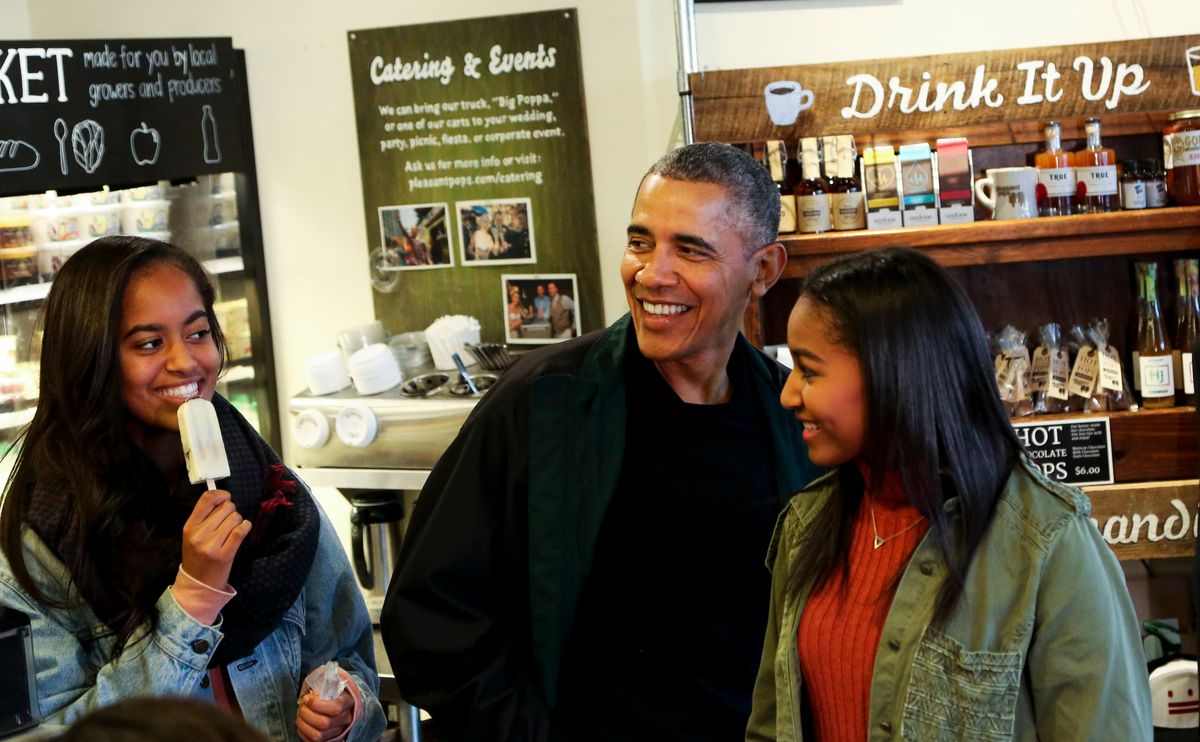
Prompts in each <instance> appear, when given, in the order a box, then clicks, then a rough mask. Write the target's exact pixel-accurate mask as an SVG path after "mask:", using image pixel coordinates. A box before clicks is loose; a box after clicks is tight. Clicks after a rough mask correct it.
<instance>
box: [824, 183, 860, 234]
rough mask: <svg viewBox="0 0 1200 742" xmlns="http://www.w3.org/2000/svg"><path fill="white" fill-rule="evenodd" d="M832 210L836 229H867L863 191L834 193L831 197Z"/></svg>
mask: <svg viewBox="0 0 1200 742" xmlns="http://www.w3.org/2000/svg"><path fill="white" fill-rule="evenodd" d="M830 211H831V212H832V214H831V216H832V218H833V228H834V229H836V230H839V231H842V230H847V229H866V227H867V211H866V209H865V208H863V194H862V191H855V192H852V193H835V194H833V196H832V198H831V199H830Z"/></svg>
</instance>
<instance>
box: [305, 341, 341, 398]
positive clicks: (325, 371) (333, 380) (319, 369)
mask: <svg viewBox="0 0 1200 742" xmlns="http://www.w3.org/2000/svg"><path fill="white" fill-rule="evenodd" d="M304 377H305V379H307V380H308V390H309V391H310V392H312V393H313V394H316V395H321V394H333V393H334V392H340V391H341V390H343V389H345V388H346V387H348V386H350V374H349V372H348V371H347V370H346V361H345V359H343V358H342V354H341V353H338V352H337V351H336V350H327V351H324V352H322V353H317V354H315V355H311V356H309V357H308V358H306V359H304Z"/></svg>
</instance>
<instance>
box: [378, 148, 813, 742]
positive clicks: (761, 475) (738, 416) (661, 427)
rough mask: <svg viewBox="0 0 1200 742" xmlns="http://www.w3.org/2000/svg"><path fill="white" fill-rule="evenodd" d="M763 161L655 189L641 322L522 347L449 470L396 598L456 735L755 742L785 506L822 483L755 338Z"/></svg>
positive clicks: (669, 177)
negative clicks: (749, 733) (769, 554)
mask: <svg viewBox="0 0 1200 742" xmlns="http://www.w3.org/2000/svg"><path fill="white" fill-rule="evenodd" d="M778 224H779V195H778V191H777V189H776V187H775V185H774V183H773V182H772V181H771V179H770V177H769V176H768V174H767V172H766V170H765V169H764V168H763V167H762V166H761V165H759V164H758V163H757V162H755V161H754V160H753V158H751V157H750V156H749V155H747V154H745V153H744V152H741V151H739V150H737V149H735V148H733V147H729V146H728V145H723V144H710V143H705V144H695V145H689V146H687V147H682V148H680V149H678V150H675V151H673V152H671V153H670V154H668V155H666V156H665V157H663V158H662V159H661V160H659V161H658V162H657V163H655V165H654V166H653V167H652V168H651V169H650V171H649V172H648V173H647V174H646V176H645V177H644V178H643V179H642V182H641V184H640V186H639V188H638V191H637V196H636V198H635V200H634V205H633V212H632V214H631V216H630V223H629V227H628V244H627V247H626V250H625V254H624V257H623V259H622V262H621V277H622V279H623V281H624V283H625V288H626V295H627V298H628V301H629V310H630V311H629V314H628V315H626V316H624V317H622V318H621V319H620V320H618V321H617V322H616V323H614V324H613V325H612V326H611V327H609V328H608V329H606V330H603V331H600V332H596V333H592V334H589V335H585V336H583V337H581V338H577V339H574V340H570V341H568V342H564V343H561V344H558V345H555V346H551V347H547V348H542V349H539V350H537V351H534V352H532V353H528V354H526V355H525V356H524V357H523V358H522V359H521V360H520V361H519V362H518V363H517V364H516V365H515V366H514V367H513V368H512V369H510V370H509V371H508V372H507V373H506V374H505V376H504V377H503V378H502V379H501V380H500V382H499V383H498V384H497V385H496V386H495V387H493V389H492V391H490V392H489V393H488V395H487V396H486V397H485V398H484V399H483V400H482V401H481V402H480V404H479V405H478V407H477V408H476V410H475V412H474V414H473V415H472V416H471V418H470V419H469V420H468V421H467V423H466V425H464V426H463V429H462V432H461V433H460V434H459V437H458V438H457V439H456V440H455V442H454V443H453V444H452V445H451V447H450V449H449V450H448V451H447V452H446V455H445V456H443V458H442V460H441V461H439V462H438V464H437V466H435V467H434V470H433V472H432V474H431V475H430V477H429V480H428V482H427V483H426V486H425V489H424V490H423V491H422V493H421V497H420V499H419V501H418V503H417V506H416V509H415V511H414V513H413V517H412V522H411V525H410V526H409V531H408V535H407V539H406V542H405V546H404V549H403V551H402V553H401V556H400V561H399V565H398V570H397V573H396V577H395V579H394V580H393V582H392V585H391V587H390V590H389V593H388V600H387V603H386V605H385V606H384V611H383V619H382V628H383V634H384V642H385V644H386V646H387V650H388V654H389V656H390V658H391V661H392V667H393V668H394V669H395V672H396V679H397V682H398V683H399V685H400V691H401V693H402V694H403V695H404V696H405V698H406V699H408V700H409V701H410V702H412V703H414V704H416V705H418V706H421V707H423V708H426V709H427V710H429V711H430V712H431V714H432V715H433V717H434V720H435V722H436V724H437V726H438V732H439V739H440V738H442V737H445V738H447V739H451V740H459V739H463V740H501V739H502V740H571V741H583V740H656V741H661V740H713V741H714V742H717V741H720V742H724V741H725V740H731V739H739V738H740V737H741V736H742V734H743V733H744V730H745V725H746V719H747V717H748V715H749V711H750V694H751V691H752V688H753V685H754V678H755V672H756V669H757V664H758V658H759V653H760V649H761V646H760V645H761V637H762V635H763V632H764V629H765V625H766V609H767V601H768V592H769V586H770V575H769V574H768V573H767V570H766V568H765V566H764V564H763V560H764V555H765V554H766V550H767V547H768V544H769V541H770V538H771V534H772V531H773V529H774V525H775V520H776V515H777V514H778V512H779V511H780V509H781V507H782V505H783V503H784V502H786V501H787V499H788V498H789V497H790V496H791V494H792V493H794V492H796V491H798V490H799V489H800V488H801V487H803V486H804V485H805V484H806V483H807V482H808V481H809V480H811V479H812V478H813V477H814V476H815V474H816V471H815V470H814V469H813V467H812V465H811V464H810V463H809V461H808V459H807V457H806V454H805V450H804V444H803V442H802V440H801V430H800V428H799V427H798V423H797V422H796V421H795V419H794V418H793V417H791V416H790V415H788V414H786V413H785V411H784V410H783V409H782V408H781V407H780V406H779V405H778V403H777V399H778V397H779V392H780V389H781V388H782V386H783V382H784V379H785V374H784V373H783V372H782V371H781V369H780V368H779V367H778V366H777V365H776V364H775V363H774V361H771V360H770V359H768V358H767V357H766V356H765V355H763V354H762V353H760V352H759V351H757V350H755V349H754V348H753V346H751V345H750V343H749V342H747V341H746V339H745V338H743V337H741V335H740V334H739V328H740V327H741V323H742V316H743V314H744V313H745V310H746V306H747V304H748V302H749V301H751V300H757V299H758V298H759V297H761V296H762V295H763V294H764V293H765V292H766V291H767V290H768V289H769V288H770V287H771V286H772V285H773V284H774V283H775V281H776V280H778V278H779V276H780V274H781V273H782V271H783V268H784V265H785V263H786V254H785V252H784V250H783V247H782V246H781V245H780V244H779V243H778V242H776V231H777V229H778Z"/></svg>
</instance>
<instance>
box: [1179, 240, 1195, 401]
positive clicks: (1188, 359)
mask: <svg viewBox="0 0 1200 742" xmlns="http://www.w3.org/2000/svg"><path fill="white" fill-rule="evenodd" d="M1175 275H1176V280H1177V281H1179V295H1178V296H1177V297H1176V300H1175V352H1174V353H1173V357H1174V358H1175V364H1174V365H1175V369H1174V371H1175V390H1176V393H1177V394H1178V397H1179V402H1180V404H1187V405H1194V404H1196V381H1195V376H1194V375H1193V373H1192V348H1194V347H1195V345H1196V335H1197V331H1198V330H1200V260H1193V259H1189V258H1183V259H1181V260H1176V261H1175Z"/></svg>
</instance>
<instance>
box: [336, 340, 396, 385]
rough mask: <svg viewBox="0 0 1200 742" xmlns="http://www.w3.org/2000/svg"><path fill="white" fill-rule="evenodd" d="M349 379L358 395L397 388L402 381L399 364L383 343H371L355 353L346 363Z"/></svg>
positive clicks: (390, 350)
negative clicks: (351, 380) (352, 381)
mask: <svg viewBox="0 0 1200 742" xmlns="http://www.w3.org/2000/svg"><path fill="white" fill-rule="evenodd" d="M346 365H347V366H348V367H349V370H350V378H351V379H353V380H354V388H355V389H356V390H357V391H358V393H359V394H363V395H367V394H379V393H380V392H386V391H387V390H388V389H392V388H393V387H397V386H399V385H400V382H401V381H404V374H402V373H401V372H400V364H399V363H397V362H396V355H395V354H394V353H392V349H391V348H389V347H387V346H386V345H384V344H383V343H373V344H371V345H368V346H367V347H365V348H363V349H362V350H359V351H355V352H354V354H352V355H351V356H350V358H349V359H348V360H347V361H346Z"/></svg>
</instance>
